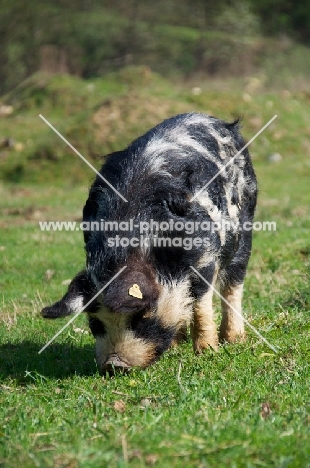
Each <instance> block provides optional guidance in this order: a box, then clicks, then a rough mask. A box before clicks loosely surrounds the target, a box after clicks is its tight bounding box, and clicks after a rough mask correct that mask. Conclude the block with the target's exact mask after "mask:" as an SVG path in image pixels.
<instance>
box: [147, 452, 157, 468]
mask: <svg viewBox="0 0 310 468" xmlns="http://www.w3.org/2000/svg"><path fill="white" fill-rule="evenodd" d="M157 460H158V456H157V455H155V454H154V453H151V454H150V455H147V456H146V457H145V463H146V464H147V465H155V463H157Z"/></svg>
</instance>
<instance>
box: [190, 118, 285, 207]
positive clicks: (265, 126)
mask: <svg viewBox="0 0 310 468" xmlns="http://www.w3.org/2000/svg"><path fill="white" fill-rule="evenodd" d="M276 118H277V115H274V116H273V117H272V119H270V120H269V122H267V123H266V125H264V126H263V128H261V129H260V131H259V132H257V133H256V135H254V136H253V138H251V140H250V141H248V142H247V144H246V145H244V147H243V148H241V150H239V151H238V153H236V154H235V156H234V157H233V158H231V159H230V160H229V161H228V163H227V164H225V166H223V167H222V169H220V170H219V171H218V172H217V173H216V174H215V176H213V177H212V179H210V180H209V181H208V182H207V183H206V184H205V185H204V186H203V187H202V188H201V189H200V190H198V192H196V193H195V195H194V196H193V197H192V198H191V199H190V202H192V201H193V200H195V198H196V197H198V195H199V194H200V193H201V192H203V191H204V190H205V189H206V188H207V187H208V185H210V184H211V183H212V182H213V181H214V179H216V178H217V177H218V176H219V175H220V173H221V172H223V171H224V170H225V169H226V167H227V166H229V165H230V164H232V163H233V162H234V160H235V159H236V157H237V156H239V154H241V153H242V151H243V150H245V149H246V148H247V147H248V146H249V145H250V144H251V143H252V141H254V140H255V138H257V137H258V135H260V134H261V133H262V132H263V131H264V130H265V129H266V128H267V127H268V125H270V124H271V122H273V121H274V120H275V119H276Z"/></svg>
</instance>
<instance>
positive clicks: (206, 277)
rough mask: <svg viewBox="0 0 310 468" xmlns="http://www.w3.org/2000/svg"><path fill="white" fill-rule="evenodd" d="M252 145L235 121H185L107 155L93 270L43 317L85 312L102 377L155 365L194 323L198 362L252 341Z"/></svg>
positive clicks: (91, 206) (93, 195) (90, 247)
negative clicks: (248, 284) (247, 297)
mask: <svg viewBox="0 0 310 468" xmlns="http://www.w3.org/2000/svg"><path fill="white" fill-rule="evenodd" d="M244 146H245V143H244V140H243V138H242V136H241V135H240V122H239V121H238V120H236V121H234V122H232V123H227V122H225V121H222V120H220V119H218V118H215V117H211V116H208V115H205V114H200V113H186V114H180V115H177V116H175V117H172V118H169V119H167V120H165V121H163V122H162V123H160V124H159V125H157V126H156V127H154V128H152V129H151V130H149V131H148V132H146V133H145V134H144V135H143V136H140V137H139V138H137V139H136V140H134V141H133V142H132V143H131V144H130V145H129V146H128V147H127V148H126V149H124V150H122V151H117V152H115V153H112V154H110V155H108V156H107V157H106V158H105V162H104V164H103V166H102V168H101V170H100V175H101V176H99V175H97V177H96V179H95V181H94V183H93V184H92V186H91V188H90V191H89V196H88V199H87V201H86V204H85V206H84V209H83V223H82V224H83V226H84V241H85V251H86V267H85V269H84V270H83V271H81V272H79V273H78V274H77V276H76V277H75V278H74V279H73V281H72V282H71V284H70V285H69V288H68V292H67V293H66V294H65V296H64V297H63V298H62V299H61V300H60V301H58V302H56V303H55V304H53V305H52V306H49V307H45V308H44V309H43V310H42V312H41V313H42V316H43V317H45V318H49V319H54V318H58V317H64V316H66V315H70V314H75V313H78V312H79V311H81V310H82V308H83V307H84V312H86V314H87V315H88V321H89V327H90V330H91V332H92V334H93V336H94V338H95V340H96V360H97V365H98V370H99V372H100V373H103V374H104V373H106V372H111V371H113V372H115V371H116V370H119V371H128V370H130V369H131V368H133V367H141V368H145V367H147V366H149V365H150V364H152V363H154V362H155V361H156V360H157V359H158V358H159V357H160V356H161V355H162V354H163V353H164V352H165V351H166V350H168V349H169V348H170V347H171V346H172V345H174V344H176V343H178V342H180V341H181V340H182V339H184V338H186V336H187V328H188V327H190V336H191V339H192V343H193V349H194V352H195V353H197V354H200V353H202V352H203V351H204V350H207V349H208V348H213V349H215V350H216V349H217V348H218V344H219V342H228V343H232V342H235V341H236V340H240V339H243V338H244V335H245V332H244V321H243V318H242V309H241V300H242V293H243V283H244V278H245V274H246V268H247V264H248V261H249V258H250V254H251V247H252V228H251V226H252V220H253V216H254V211H255V206H256V198H257V182H256V177H255V173H254V170H253V166H252V162H251V159H250V155H249V152H248V150H247V149H243V147H244ZM240 150H242V151H240ZM239 152H240V153H239ZM236 155H237V156H236ZM106 181H108V182H109V184H107V183H106ZM113 188H114V190H113ZM224 223H225V226H224V228H223V224H224ZM98 225H99V226H100V229H98ZM182 226H183V229H182ZM219 226H221V227H220V228H219ZM95 227H96V229H95ZM215 227H216V228H215ZM124 267H126V268H124ZM197 272H198V274H197ZM116 275H118V276H116ZM112 278H114V279H113V281H111V282H110V283H109V281H110V280H111V279H112ZM107 283H109V284H108V285H107ZM105 285H107V286H106V287H105V289H104V290H103V292H102V293H101V294H99V295H98V296H97V297H96V298H95V299H93V300H92V298H93V297H94V296H95V295H96V294H97V293H98V291H100V289H101V288H103V287H104V286H105ZM215 287H216V288H218V290H219V292H220V294H221V296H222V304H221V305H222V319H221V324H220V329H219V334H218V333H217V327H216V324H215V321H214V313H213V306H212V296H213V290H214V288H215ZM85 306H86V307H85ZM236 312H238V313H236Z"/></svg>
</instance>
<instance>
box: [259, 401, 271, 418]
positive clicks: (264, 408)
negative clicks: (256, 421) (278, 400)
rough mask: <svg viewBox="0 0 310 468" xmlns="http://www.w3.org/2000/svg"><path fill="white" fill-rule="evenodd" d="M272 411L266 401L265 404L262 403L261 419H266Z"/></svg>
mask: <svg viewBox="0 0 310 468" xmlns="http://www.w3.org/2000/svg"><path fill="white" fill-rule="evenodd" d="M271 413H272V411H271V406H270V403H268V402H267V401H266V402H265V403H262V409H261V413H260V414H261V417H262V418H263V419H267V418H268V417H269V416H270V415H271Z"/></svg>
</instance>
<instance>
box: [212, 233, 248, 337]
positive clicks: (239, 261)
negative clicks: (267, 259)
mask: <svg viewBox="0 0 310 468" xmlns="http://www.w3.org/2000/svg"><path fill="white" fill-rule="evenodd" d="M251 247H252V233H251V232H242V234H241V239H240V243H239V248H238V250H237V252H236V254H235V256H234V258H233V259H232V261H231V262H230V264H229V265H228V266H227V267H226V268H225V270H224V271H221V272H220V273H219V278H220V285H221V287H220V292H221V296H222V300H221V303H222V321H221V326H220V341H222V342H225V341H227V342H228V343H233V342H235V341H238V340H242V339H244V338H245V332H244V320H243V316H242V306H241V302H242V293H243V283H244V277H245V274H246V269H247V265H248V261H249V258H250V255H251Z"/></svg>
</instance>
